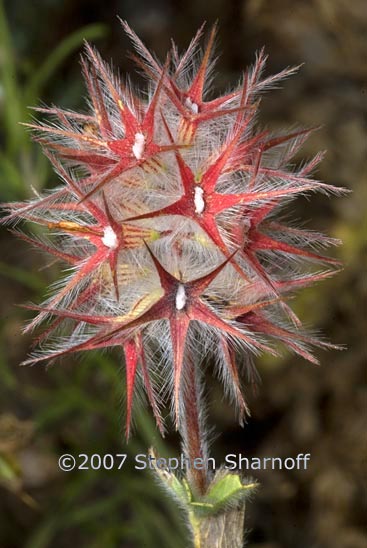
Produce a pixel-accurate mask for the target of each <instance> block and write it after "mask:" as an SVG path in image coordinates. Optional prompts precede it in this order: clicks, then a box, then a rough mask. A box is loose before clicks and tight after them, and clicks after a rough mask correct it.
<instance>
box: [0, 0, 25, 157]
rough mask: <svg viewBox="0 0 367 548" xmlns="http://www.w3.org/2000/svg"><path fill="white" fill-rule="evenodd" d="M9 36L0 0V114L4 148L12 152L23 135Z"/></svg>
mask: <svg viewBox="0 0 367 548" xmlns="http://www.w3.org/2000/svg"><path fill="white" fill-rule="evenodd" d="M10 36H11V33H10V30H9V27H8V22H7V19H6V15H5V10H4V6H3V1H2V0H0V81H1V85H2V87H3V93H4V100H3V103H4V105H5V108H4V109H3V112H2V116H3V118H4V127H5V133H6V137H7V139H6V142H7V145H6V148H7V151H8V152H9V153H10V154H12V153H14V151H15V150H17V149H18V148H19V146H20V143H21V142H22V139H23V140H24V139H25V136H24V132H23V130H22V129H21V128H20V126H19V124H18V122H19V120H21V118H22V102H21V94H20V89H19V86H18V81H17V73H16V62H15V57H14V52H13V46H12V43H11V38H10Z"/></svg>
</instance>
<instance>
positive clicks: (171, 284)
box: [36, 246, 273, 427]
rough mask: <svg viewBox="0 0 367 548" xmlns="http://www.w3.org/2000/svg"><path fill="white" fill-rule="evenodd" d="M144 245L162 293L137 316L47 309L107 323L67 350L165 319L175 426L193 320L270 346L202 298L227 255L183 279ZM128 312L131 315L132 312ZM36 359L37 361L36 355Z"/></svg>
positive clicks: (110, 340) (256, 346)
mask: <svg viewBox="0 0 367 548" xmlns="http://www.w3.org/2000/svg"><path fill="white" fill-rule="evenodd" d="M147 249H148V252H149V254H150V256H151V258H152V261H153V263H154V265H155V268H156V270H157V272H158V275H159V280H160V284H161V288H162V294H161V296H160V297H159V298H158V299H157V300H156V301H155V302H154V303H153V304H152V305H151V306H149V308H148V309H146V310H145V311H144V312H142V313H141V314H140V315H139V316H138V317H135V318H134V319H132V320H129V321H127V316H121V317H109V316H90V315H87V314H80V313H76V312H72V311H60V310H50V312H52V313H54V314H56V315H59V316H62V317H63V318H69V319H75V320H78V321H85V322H87V323H91V324H94V325H100V326H106V325H107V326H108V327H107V328H106V327H105V328H104V329H102V331H101V332H100V333H98V334H97V335H96V336H94V337H93V338H91V339H89V340H88V341H86V342H85V343H82V344H81V345H77V346H75V347H73V348H71V349H70V350H69V351H79V350H86V349H90V348H96V345H97V346H98V347H101V346H110V345H116V344H121V341H123V340H126V339H131V336H132V334H134V333H136V332H137V330H139V329H142V328H144V326H145V325H146V324H148V323H150V322H155V321H158V320H168V323H169V330H170V338H171V342H172V353H173V369H174V402H175V405H174V408H175V417H176V426H177V427H178V425H179V420H180V414H179V401H180V387H181V379H182V374H183V370H184V358H185V349H186V341H187V336H188V331H189V326H190V323H191V322H192V321H199V322H202V323H204V324H206V325H207V326H209V327H211V328H214V329H215V330H218V331H220V332H221V333H222V335H223V336H224V337H225V336H229V337H233V338H236V339H237V340H241V341H243V342H244V343H245V344H246V345H247V347H248V348H249V349H250V350H252V351H256V350H266V351H269V352H273V350H272V349H271V348H269V347H268V346H266V345H264V344H263V343H261V342H259V340H258V339H257V338H256V337H253V336H252V335H251V334H250V333H248V332H246V331H245V330H241V329H239V328H238V327H237V326H236V325H235V324H233V323H232V322H230V321H226V320H225V319H223V318H222V317H221V315H219V314H218V313H217V312H216V311H215V309H214V308H213V307H212V306H211V305H209V303H208V301H207V300H206V299H205V296H204V293H205V291H206V289H207V288H208V286H209V285H210V284H211V283H212V282H213V280H214V279H215V278H216V277H217V276H218V274H219V273H220V272H221V271H222V270H223V268H224V267H225V266H226V265H227V264H228V263H229V259H227V260H226V261H224V262H223V263H222V264H220V265H219V266H218V267H217V268H215V269H214V270H212V271H211V272H210V273H209V274H206V275H205V276H202V277H200V278H197V279H195V280H190V281H186V282H185V281H183V280H181V279H178V278H176V277H175V276H173V275H172V274H170V273H169V272H168V271H167V270H166V269H165V268H164V266H163V265H162V264H161V263H160V261H159V260H158V259H157V258H156V256H155V255H154V254H153V253H152V251H151V250H150V248H149V247H148V246H147ZM148 300H149V299H148ZM128 316H130V317H131V314H129V315H128ZM69 351H68V352H69ZM63 353H65V352H60V353H55V354H54V355H53V356H51V357H57V356H59V355H62V354H63ZM41 359H42V358H41ZM36 361H39V359H38V360H36Z"/></svg>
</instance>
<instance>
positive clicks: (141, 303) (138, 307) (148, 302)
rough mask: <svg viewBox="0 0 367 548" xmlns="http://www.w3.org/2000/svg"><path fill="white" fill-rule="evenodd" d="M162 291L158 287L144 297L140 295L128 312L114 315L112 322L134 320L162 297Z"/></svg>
mask: <svg viewBox="0 0 367 548" xmlns="http://www.w3.org/2000/svg"><path fill="white" fill-rule="evenodd" d="M163 293H164V291H163V289H162V288H159V289H155V290H154V291H152V292H151V293H148V295H144V297H141V299H139V300H138V301H137V302H136V303H135V304H134V306H133V307H132V309H131V310H130V312H128V313H127V314H125V315H124V316H116V318H113V320H112V321H113V322H114V323H128V322H130V321H132V320H136V319H137V318H139V317H140V316H141V315H142V314H144V312H146V311H147V310H149V309H150V308H151V307H152V306H153V305H154V304H155V303H156V302H157V301H158V300H159V299H160V298H161V297H162V295H163Z"/></svg>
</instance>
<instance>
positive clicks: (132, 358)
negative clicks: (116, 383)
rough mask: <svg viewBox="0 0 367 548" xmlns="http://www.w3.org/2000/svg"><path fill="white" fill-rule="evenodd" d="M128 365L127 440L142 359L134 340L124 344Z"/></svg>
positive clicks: (128, 340)
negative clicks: (139, 363)
mask: <svg viewBox="0 0 367 548" xmlns="http://www.w3.org/2000/svg"><path fill="white" fill-rule="evenodd" d="M122 347H123V350H124V354H125V364H126V439H127V440H128V439H129V436H130V426H131V410H132V404H133V394H134V386H135V377H136V370H137V367H138V362H139V359H140V353H139V349H138V347H137V344H136V341H135V339H134V338H131V339H127V340H126V341H125V342H123V343H122Z"/></svg>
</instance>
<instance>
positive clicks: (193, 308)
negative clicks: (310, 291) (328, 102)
mask: <svg viewBox="0 0 367 548" xmlns="http://www.w3.org/2000/svg"><path fill="white" fill-rule="evenodd" d="M123 26H124V28H125V31H126V32H127V33H128V34H129V35H130V37H131V38H132V40H133V42H134V45H135V48H136V51H137V54H138V56H137V57H135V58H136V60H137V62H138V65H139V67H140V68H143V70H144V72H145V74H146V76H147V78H148V87H147V90H146V91H145V92H144V93H139V92H135V91H133V89H132V87H131V85H130V83H129V82H128V81H122V80H121V79H120V78H117V77H116V76H115V75H114V74H113V72H112V70H111V68H110V67H108V66H107V65H106V63H105V62H104V61H103V60H102V59H101V58H100V56H99V54H98V53H97V52H96V51H95V50H94V49H93V48H92V47H90V46H89V45H87V46H86V57H85V58H84V59H82V68H83V74H84V78H85V82H86V87H87V91H88V94H89V101H88V113H86V114H77V113H74V112H71V111H68V110H61V109H59V108H56V107H52V108H48V109H46V108H42V109H41V108H38V109H36V110H37V111H38V112H41V113H42V114H46V115H48V116H50V118H51V121H49V122H48V123H47V122H43V123H38V124H28V125H29V126H30V127H31V128H32V129H33V130H34V134H35V140H36V141H38V142H39V143H41V144H42V146H43V147H44V150H45V152H46V154H47V155H48V157H49V158H50V160H51V162H52V163H53V165H54V168H55V170H56V172H57V173H58V175H59V176H60V178H61V180H62V184H61V186H59V187H58V188H56V189H55V190H54V191H52V192H51V193H49V194H47V195H45V196H43V197H38V196H37V199H36V200H33V201H30V202H28V203H16V204H10V205H8V206H7V208H8V216H7V217H6V219H7V220H8V221H13V220H18V219H25V220H27V221H31V222H32V223H36V224H38V225H42V226H43V227H45V229H47V230H48V234H49V237H47V236H46V235H45V237H44V238H39V237H38V238H36V237H34V238H33V237H30V236H28V235H24V234H19V235H20V236H21V237H22V238H23V239H25V240H27V241H29V242H32V243H33V244H34V245H35V246H37V247H39V248H40V249H41V250H44V251H46V252H48V253H50V254H52V255H53V256H54V257H55V258H56V259H59V260H60V261H62V262H63V263H66V268H67V270H66V272H67V273H66V275H65V277H64V278H63V280H62V281H61V282H59V283H58V284H57V286H56V287H55V289H56V291H55V293H54V294H53V295H52V296H51V297H49V298H48V299H47V300H46V301H45V302H44V303H43V304H42V306H31V307H30V308H32V309H35V310H38V311H39V313H38V315H37V316H36V318H35V319H34V320H33V321H32V322H31V323H30V324H29V325H28V327H27V328H26V331H30V330H31V329H33V328H34V327H36V326H37V325H38V324H40V323H41V322H43V321H44V320H46V319H47V320H48V325H47V327H46V329H45V331H44V332H43V333H41V335H39V336H38V339H37V341H38V343H39V350H37V351H35V352H34V354H33V355H32V356H31V358H30V359H29V360H27V362H26V363H36V362H40V361H43V360H52V359H54V358H56V357H59V356H63V355H65V354H69V353H71V352H75V351H82V350H91V349H96V348H105V347H113V346H118V347H120V348H121V349H122V352H123V354H124V356H125V367H126V384H127V422H126V434H127V436H128V435H129V431H130V419H131V409H132V403H133V396H134V392H135V390H134V387H135V383H136V381H137V379H140V380H141V381H142V383H143V385H144V387H145V390H146V393H147V396H148V400H149V401H150V404H151V406H152V408H153V412H154V415H155V417H156V420H157V424H158V426H159V428H160V430H161V431H162V432H163V421H162V419H161V416H160V412H159V408H160V404H161V403H162V400H163V401H167V399H169V398H170V396H172V398H171V400H172V411H173V415H174V419H175V422H176V425H177V427H180V425H181V420H182V419H181V416H182V413H183V412H184V410H185V408H186V409H187V407H188V403H187V402H188V398H189V399H190V398H192V394H196V393H199V392H200V390H201V389H200V387H198V385H197V383H198V382H199V381H198V378H199V377H198V375H195V374H193V369H192V364H197V365H199V364H200V363H202V361H203V358H204V357H206V356H207V355H209V356H212V357H214V358H215V363H216V364H217V366H218V373H219V376H220V377H221V378H222V380H223V382H224V385H225V390H226V392H227V393H228V394H229V395H230V396H231V397H232V398H233V400H234V402H235V404H236V405H237V408H238V411H239V416H240V419H242V418H243V416H244V414H245V413H246V412H247V406H246V402H245V399H244V395H243V390H242V386H241V385H242V378H243V377H244V373H246V371H243V369H247V374H248V375H250V376H252V377H254V375H255V373H254V370H253V368H252V366H251V355H252V354H257V353H258V352H260V351H263V350H266V351H269V352H272V353H275V352H276V350H275V349H274V348H273V346H272V343H271V340H272V339H273V341H274V340H275V341H281V342H282V343H284V344H285V345H287V346H288V347H289V348H290V349H291V350H293V351H295V352H296V353H298V354H300V355H301V356H303V357H305V358H306V359H308V360H310V361H313V362H315V361H316V360H315V358H313V356H312V355H311V354H310V351H309V347H310V346H312V345H320V344H321V345H322V346H329V345H326V344H325V343H320V342H319V341H318V340H317V339H316V338H315V337H314V336H309V335H307V334H305V333H304V331H303V330H302V328H301V325H300V321H299V320H298V318H297V317H296V316H295V314H294V312H292V310H291V309H290V307H289V305H288V303H287V302H286V299H287V297H288V296H289V294H291V293H292V292H293V291H294V290H295V289H298V288H300V287H303V286H306V285H308V284H310V283H312V282H314V281H317V280H319V279H321V278H325V277H327V276H329V275H330V274H331V273H332V272H333V271H335V265H337V262H336V261H335V260H334V259H332V258H329V257H326V256H324V255H322V254H320V253H321V252H320V251H319V250H318V249H317V248H323V247H327V246H329V245H331V244H336V243H338V242H336V241H335V240H333V239H331V238H327V237H324V236H322V235H320V234H317V233H315V232H311V231H305V230H301V229H296V228H294V227H292V226H287V225H286V224H284V223H283V222H282V221H279V220H277V215H278V214H279V211H280V210H281V208H282V206H284V205H285V204H289V202H290V200H292V199H293V198H295V197H297V196H299V195H302V194H303V195H304V194H306V193H310V192H323V193H326V194H329V193H335V194H340V193H341V192H342V189H340V188H336V187H333V186H330V185H326V184H323V183H320V182H318V181H316V180H315V179H314V178H312V177H311V172H312V170H313V169H314V168H315V167H316V166H317V164H318V163H319V161H320V160H321V158H322V155H321V154H318V155H316V157H315V158H313V159H311V160H310V161H309V162H308V163H307V164H305V165H303V166H302V167H300V168H299V169H294V168H293V169H292V168H291V167H290V166H289V163H290V160H291V159H292V157H293V156H294V154H295V153H296V152H297V151H298V149H299V147H300V146H301V145H302V143H303V141H304V140H305V139H306V138H307V136H308V135H309V134H310V132H311V131H312V129H307V130H304V129H303V130H300V131H296V132H294V131H293V132H290V133H284V134H282V135H280V136H274V135H271V134H270V133H269V132H268V131H260V130H259V129H258V128H257V126H256V123H255V121H256V115H257V110H258V105H259V101H258V96H259V93H260V92H262V91H265V90H267V89H268V88H271V87H273V86H275V85H276V84H277V83H278V82H279V81H280V80H282V79H284V78H286V77H287V76H289V75H291V74H293V73H294V72H295V70H296V69H293V68H291V69H286V70H284V71H283V72H281V73H280V74H278V75H275V76H270V77H267V78H262V72H263V69H264V65H265V61H266V57H265V55H264V53H263V52H262V51H261V52H260V53H259V55H258V56H257V58H256V61H255V64H254V66H253V67H252V68H250V69H249V70H248V71H247V72H245V74H244V76H243V78H242V81H241V82H240V84H239V85H238V87H237V88H236V89H235V90H233V91H231V92H229V93H227V94H225V95H222V96H220V97H217V98H215V99H210V100H209V99H207V94H208V91H209V90H208V87H209V85H208V82H209V81H210V79H211V72H212V68H213V60H212V59H213V55H212V50H213V42H214V38H215V32H216V29H215V28H213V30H212V31H211V33H210V35H209V39H208V41H207V44H206V47H205V49H204V51H203V52H202V53H200V49H199V42H200V38H201V35H202V29H200V30H199V32H198V33H197V35H196V36H195V38H194V39H193V40H192V42H191V44H190V46H189V48H188V50H187V51H186V52H185V53H184V54H183V55H182V56H180V55H179V54H178V51H177V48H176V46H175V45H173V46H172V51H171V52H170V54H169V55H168V56H167V60H166V62H165V63H164V64H163V65H161V64H160V63H159V62H158V61H157V60H156V59H155V58H154V57H153V56H152V55H151V54H150V53H149V51H148V50H147V49H146V48H145V47H144V45H143V44H142V42H141V41H140V40H139V38H138V37H137V36H136V35H135V34H134V33H133V31H132V30H131V29H130V28H129V27H128V26H127V24H125V23H123ZM198 57H199V58H200V59H201V60H200V62H199V64H198V65H197V62H196V60H197V59H198ZM302 262H303V263H306V262H307V264H308V269H306V270H301V268H300V265H301V264H302ZM318 263H321V264H323V265H330V266H332V267H333V268H332V269H331V270H330V269H326V270H323V271H320V269H315V267H313V268H312V264H313V265H315V264H318ZM244 363H245V364H247V365H246V366H243V367H242V366H241V364H244ZM192 384H195V386H192ZM190 401H191V400H190ZM198 414H199V413H198ZM187 435H189V434H187ZM186 438H187V436H186ZM191 441H192V440H191ZM186 442H187V443H190V440H187V439H186Z"/></svg>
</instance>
